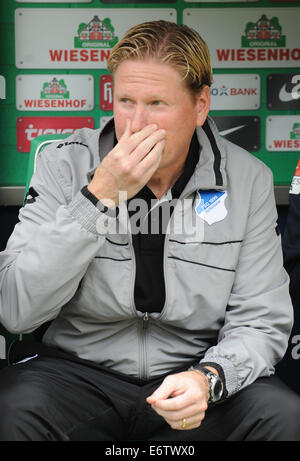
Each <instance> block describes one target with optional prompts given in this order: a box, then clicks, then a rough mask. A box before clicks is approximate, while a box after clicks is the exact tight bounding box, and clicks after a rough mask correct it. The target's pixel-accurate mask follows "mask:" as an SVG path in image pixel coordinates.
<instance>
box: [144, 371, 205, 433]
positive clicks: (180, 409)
mask: <svg viewBox="0 0 300 461" xmlns="http://www.w3.org/2000/svg"><path fill="white" fill-rule="evenodd" d="M208 392H209V388H208V381H207V378H206V376H204V375H203V374H202V373H200V372H198V371H185V372H182V373H176V374H174V375H169V376H167V377H166V378H165V379H164V381H163V382H162V384H161V385H160V386H159V387H158V388H157V389H156V390H155V391H154V392H153V394H152V395H151V396H149V397H147V399H146V400H147V402H148V403H149V404H150V405H151V406H152V408H153V410H155V411H156V413H158V414H159V415H160V416H162V417H163V418H164V419H165V420H166V422H167V423H168V424H169V425H170V426H171V428H172V429H179V430H188V429H195V428H197V427H199V426H200V424H201V422H202V421H203V419H204V416H205V411H206V410H207V400H208Z"/></svg>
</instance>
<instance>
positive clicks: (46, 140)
mask: <svg viewBox="0 0 300 461" xmlns="http://www.w3.org/2000/svg"><path fill="white" fill-rule="evenodd" d="M68 136H70V133H65V134H59V135H57V134H47V135H41V136H37V137H36V138H34V139H33V140H32V141H31V144H30V153H29V158H28V166H27V174H26V183H25V192H24V198H23V204H24V202H25V198H26V196H27V193H28V190H29V186H30V181H31V177H32V175H33V173H34V172H35V170H36V160H37V157H38V155H39V154H40V153H41V152H42V151H43V149H44V148H45V147H46V146H48V145H49V144H51V143H53V142H57V141H60V140H61V139H65V138H67V137H68ZM46 328H47V324H45V325H42V326H41V327H40V328H38V329H37V330H36V331H35V332H33V333H32V334H26V335H15V334H11V333H9V332H8V331H7V330H5V328H4V327H3V325H1V324H0V368H3V367H4V366H6V365H7V364H8V363H10V362H11V359H12V356H13V358H14V359H13V360H14V361H18V360H19V359H20V360H21V359H22V355H24V352H23V351H26V355H27V354H30V349H31V344H32V343H33V342H34V341H40V339H41V337H42V335H43V332H44V331H45V330H46Z"/></svg>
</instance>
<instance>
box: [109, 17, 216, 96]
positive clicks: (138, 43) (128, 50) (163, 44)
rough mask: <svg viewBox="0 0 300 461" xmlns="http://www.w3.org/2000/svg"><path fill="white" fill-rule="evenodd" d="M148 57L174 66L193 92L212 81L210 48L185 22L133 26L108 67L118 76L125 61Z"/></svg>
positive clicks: (121, 41)
mask: <svg viewBox="0 0 300 461" xmlns="http://www.w3.org/2000/svg"><path fill="white" fill-rule="evenodd" d="M147 58H151V59H155V60H157V61H158V62H161V63H166V64H169V65H171V66H173V67H174V68H175V69H176V70H177V71H178V72H179V74H180V75H181V77H182V80H183V82H184V83H185V85H186V87H187V88H188V89H189V90H190V91H191V92H192V93H193V94H194V93H197V92H198V91H199V90H201V88H202V87H203V85H208V86H211V84H212V68H211V60H210V54H209V50H208V47H207V45H206V43H205V42H204V40H203V39H202V38H201V37H200V35H199V34H198V33H197V32H196V31H195V30H193V29H191V28H189V27H187V26H185V25H178V24H176V23H174V22H169V21H162V20H159V21H149V22H144V23H142V24H138V25H136V26H134V27H132V28H131V29H129V31H128V32H127V33H126V34H125V36H124V37H123V38H122V39H121V40H120V41H119V42H118V43H117V44H116V45H115V46H114V48H113V49H112V52H111V54H110V56H109V59H108V61H107V67H108V70H109V71H110V72H111V74H112V75H114V73H115V72H116V70H117V68H118V66H119V65H120V64H121V63H122V62H123V61H126V60H127V59H138V60H141V59H147Z"/></svg>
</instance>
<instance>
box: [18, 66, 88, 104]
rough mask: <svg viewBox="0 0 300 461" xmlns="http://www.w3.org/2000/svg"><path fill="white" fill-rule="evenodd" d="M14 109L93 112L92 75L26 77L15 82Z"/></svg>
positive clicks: (28, 75) (27, 75) (35, 75)
mask: <svg viewBox="0 0 300 461" xmlns="http://www.w3.org/2000/svg"><path fill="white" fill-rule="evenodd" d="M16 106H17V109H19V110H22V111H23V110H25V111H30V110H31V111H32V110H33V111H45V110H46V111H67V110H71V111H84V110H92V109H93V108H94V79H93V76H92V75H87V74H84V75H68V74H66V75H63V74H55V75H54V74H51V75H50V74H39V75H37V74H32V75H30V74H26V75H18V76H17V78H16Z"/></svg>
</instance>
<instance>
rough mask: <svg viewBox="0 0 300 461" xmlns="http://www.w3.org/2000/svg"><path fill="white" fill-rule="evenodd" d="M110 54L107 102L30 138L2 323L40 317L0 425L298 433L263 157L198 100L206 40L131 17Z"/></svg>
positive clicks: (107, 434) (43, 432) (7, 385)
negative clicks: (90, 116)
mask: <svg viewBox="0 0 300 461" xmlns="http://www.w3.org/2000/svg"><path fill="white" fill-rule="evenodd" d="M108 68H109V70H110V71H111V73H112V75H113V93H114V119H113V120H111V122H110V123H108V124H107V125H106V127H105V129H104V130H103V131H102V133H101V134H100V132H99V130H96V131H91V130H87V129H84V130H79V131H78V132H77V133H76V134H75V135H73V136H71V137H70V138H69V139H68V142H61V143H57V144H55V145H53V146H52V147H50V148H49V149H47V150H45V151H43V153H42V154H41V156H40V158H39V160H38V167H37V172H36V174H35V175H34V177H33V179H32V183H31V187H32V190H34V191H35V193H34V197H33V198H34V200H29V201H28V204H26V205H25V207H24V208H23V209H22V210H21V213H20V224H18V225H17V226H16V229H15V231H14V233H13V235H12V237H11V239H10V241H9V243H8V246H7V249H6V250H5V252H3V253H2V255H1V270H2V271H1V311H0V312H1V321H2V322H3V324H4V325H5V326H6V328H8V329H9V330H11V331H14V332H20V331H22V332H29V331H32V330H34V329H35V328H37V327H39V326H40V325H42V324H43V323H45V322H48V321H50V320H51V321H52V323H51V325H50V327H49V328H48V329H47V331H46V333H45V334H44V336H43V347H41V348H40V349H39V350H37V354H34V355H33V356H32V357H28V358H27V359H26V361H25V362H24V361H23V362H22V363H19V364H16V365H14V366H12V367H8V368H7V369H6V370H4V371H3V372H2V373H1V379H0V399H1V402H0V409H1V414H2V422H1V430H0V436H1V439H2V440H3V439H4V440H5V439H13V440H125V439H129V440H139V439H142V440H299V439H300V433H299V424H298V421H299V415H300V406H299V399H298V396H296V395H295V394H293V393H292V392H291V391H289V390H288V389H286V388H285V387H284V386H283V385H282V384H280V383H278V382H277V380H276V378H274V377H271V375H272V374H273V373H274V365H275V363H276V362H277V361H278V360H280V358H281V357H282V355H283V354H284V352H285V349H286V346H287V340H288V336H289V332H290V329H291V325H292V307H291V303H290V299H289V295H288V277H287V275H286V273H285V271H284V270H283V268H282V254H281V242H280V237H279V235H278V232H277V227H276V210H275V204H274V197H273V183H272V175H271V173H270V171H269V169H268V168H267V167H266V166H264V165H263V164H262V163H261V162H259V161H258V160H257V159H255V158H254V157H252V156H251V155H250V154H248V153H246V152H245V151H243V150H242V149H240V148H238V147H237V146H234V145H232V144H231V143H229V142H227V141H225V140H222V139H221V138H220V136H219V135H218V133H217V130H216V127H215V125H214V124H213V122H212V121H211V120H210V119H209V118H208V111H209V98H210V91H209V86H210V85H211V81H212V75H211V65H210V59H209V54H208V50H207V47H206V45H205V43H204V42H203V40H202V39H201V38H200V37H199V35H198V34H197V33H196V32H194V31H193V30H191V29H189V28H187V27H185V26H178V25H176V24H173V23H168V22H164V21H154V22H150V23H144V24H141V25H138V26H136V27H134V28H132V29H131V30H130V31H129V32H128V33H127V34H126V36H125V37H124V38H123V39H122V40H121V41H120V42H119V44H117V45H116V47H115V49H114V50H113V52H112V54H111V57H110V59H109V62H108ZM197 127H198V128H197ZM99 135H100V136H99ZM169 205H170V206H169ZM141 210H142V211H141ZM166 213H169V219H168V220H166V219H165V215H166ZM156 220H158V224H157V221H156ZM166 221H167V222H166ZM154 228H155V232H152V229H154ZM149 230H150V232H149Z"/></svg>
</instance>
